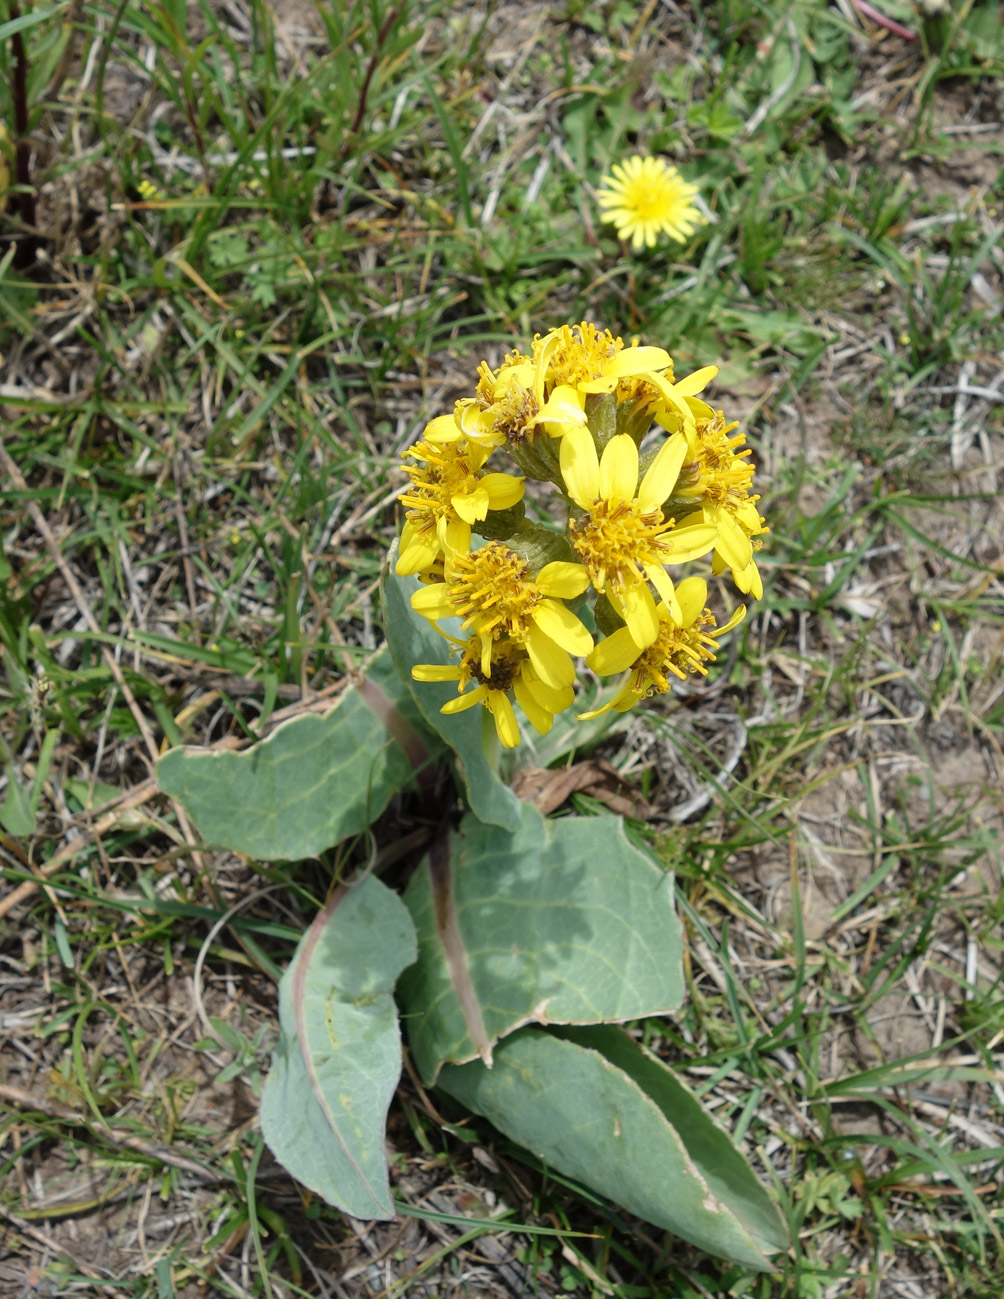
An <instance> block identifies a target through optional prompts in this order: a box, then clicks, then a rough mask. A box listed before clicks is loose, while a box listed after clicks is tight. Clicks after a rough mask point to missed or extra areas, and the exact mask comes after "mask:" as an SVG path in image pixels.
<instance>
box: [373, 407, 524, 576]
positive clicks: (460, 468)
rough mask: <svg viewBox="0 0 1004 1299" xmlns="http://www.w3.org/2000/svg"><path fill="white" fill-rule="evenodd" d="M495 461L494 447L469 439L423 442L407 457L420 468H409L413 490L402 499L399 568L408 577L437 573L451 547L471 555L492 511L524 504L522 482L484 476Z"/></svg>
mask: <svg viewBox="0 0 1004 1299" xmlns="http://www.w3.org/2000/svg"><path fill="white" fill-rule="evenodd" d="M435 422H436V421H433V423H435ZM426 432H428V429H427V430H426ZM489 455H491V448H490V447H484V446H479V445H478V444H477V443H473V442H468V441H467V439H466V438H457V439H456V440H455V441H451V442H440V443H437V442H429V441H427V440H426V439H425V438H421V439H419V441H418V442H416V443H415V444H414V446H411V447H409V448H408V450H407V451H406V452H405V453H404V458H405V461H408V460H413V461H417V463H416V464H407V463H406V464H405V466H404V471H405V473H406V474H407V475H408V477H409V478H410V479H411V486H410V487H409V488H408V489H407V490H406V491H404V492H402V493H401V495H400V496H399V497H398V500H399V501H400V502H401V504H402V505H404V506H406V507H407V509H408V513H407V517H406V519H405V524H404V528H403V529H402V531H401V553H400V556H399V557H398V561H397V564H396V565H395V571H396V572H397V573H398V574H400V575H401V576H402V577H403V576H407V575H408V574H412V573H422V572H425V571H426V570H428V569H430V568H432V567H433V565H434V564H435V562H436V560H437V559H438V558H439V556H440V555H441V554H442V553H443V551H444V550H445V549H446V548H447V547H449V548H450V549H451V550H454V551H457V552H463V551H466V550H470V547H471V527H472V525H473V524H475V523H479V522H480V521H481V520H482V519H484V518H485V517H486V516H487V514H488V511H489V510H506V509H509V508H510V507H511V506H513V505H515V504H516V503H517V502H518V501H520V500H521V499H522V496H523V479H522V478H517V477H515V475H513V474H502V473H493V474H483V473H482V472H481V466H482V465H483V464H484V462H485V461H486V460H487V459H488V457H489Z"/></svg>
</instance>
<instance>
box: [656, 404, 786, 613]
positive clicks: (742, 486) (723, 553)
mask: <svg viewBox="0 0 1004 1299" xmlns="http://www.w3.org/2000/svg"><path fill="white" fill-rule="evenodd" d="M737 427H738V424H737V423H735V422H733V423H732V424H726V422H725V417H724V415H723V414H722V412H721V411H716V412H713V414H712V417H711V418H710V419H706V420H698V421H697V426H696V449H695V455H694V458H693V460H692V461H691V462H690V463H688V464H685V465H684V466H683V469H682V471H681V473H680V477H679V479H678V480H677V484H676V487H675V488H674V491H673V499H672V502H671V506H672V508H673V509H674V510H675V509H680V510H686V509H687V505H688V503H690V504H691V505H692V506H694V507H696V508H694V509H692V510H691V512H689V513H686V514H685V516H684V517H683V518H681V520H680V526H681V527H688V526H690V525H692V524H695V523H710V524H711V525H712V527H713V528H714V529H715V532H716V540H715V556H714V561H713V563H712V568H713V570H714V572H715V573H716V574H717V573H722V572H724V571H725V569H726V568H728V569H730V570H731V572H732V580H733V581H734V582H735V584H736V586H737V587H738V588H739V590H740V591H742V592H743V593H744V594H747V595H752V596H753V597H754V598H755V599H757V600H759V599H760V597H761V596H762V595H763V580H762V578H761V577H760V570H759V569H758V568H757V566H756V561H755V560H754V558H753V552H754V550H756V549H759V548H760V546H761V545H762V543H761V542H760V541H758V540H756V538H757V537H759V536H761V535H763V534H764V533H765V532H767V531H768V528H767V524H766V522H765V520H764V519H763V518H762V517H761V515H760V511H759V510H758V509H757V507H756V502H757V501H758V500H759V499H760V497H759V496H758V495H751V494H750V487H751V486H752V484H753V473H754V468H755V466H754V465H752V464H751V463H750V461H749V460H748V459H747V457H748V456H750V455H751V454H752V452H751V450H750V448H749V447H748V446H746V435H745V434H744V433H737V434H735V436H733V437H730V436H729V434H730V433H731V432H732V430H733V429H734V428H737Z"/></svg>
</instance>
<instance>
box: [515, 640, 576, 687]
mask: <svg viewBox="0 0 1004 1299" xmlns="http://www.w3.org/2000/svg"><path fill="white" fill-rule="evenodd" d="M534 633H535V634H534ZM534 633H531V635H530V636H528V637H527V642H526V652H527V653H528V654H529V656H530V662H531V663H532V664H533V669H534V671H535V672H536V673H537V675H538V676H539V677H540V679H541V681H543V682H544V684H545V685H547V686H550V687H551V688H552V689H553V690H564V689H565V687H566V686H570V685H571V684H572V682H573V681H574V680H575V664H574V663H573V662H572V660H571V658H569V656H568V653H567V652H566V651H565V650H563V649H562V648H561V646H560V645H556V644H555V643H554V641H553V640H551V638H550V636H545V635H544V633H543V632H542V631H541V630H540V629H539V628H537V627H535V628H534Z"/></svg>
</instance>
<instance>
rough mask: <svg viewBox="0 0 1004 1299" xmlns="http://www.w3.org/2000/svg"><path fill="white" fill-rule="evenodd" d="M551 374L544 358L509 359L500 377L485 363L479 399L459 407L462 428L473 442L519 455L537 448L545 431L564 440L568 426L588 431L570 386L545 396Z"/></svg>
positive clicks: (458, 413) (581, 401) (581, 407)
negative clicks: (534, 443) (546, 374)
mask: <svg viewBox="0 0 1004 1299" xmlns="http://www.w3.org/2000/svg"><path fill="white" fill-rule="evenodd" d="M518 355H519V354H518V353H514V354H513V356H518ZM545 371H546V358H545V357H544V356H543V355H538V357H537V359H536V360H535V361H534V360H532V359H530V358H527V359H526V360H520V361H516V360H514V359H513V357H506V363H503V365H502V366H501V367H500V368H499V371H498V374H495V373H494V372H493V371H492V370H491V368H490V367H489V366H488V364H487V363H486V362H482V364H481V367H480V371H479V373H480V375H481V379H480V382H479V383H478V387H477V396H475V397H473V398H468V399H467V400H465V401H460V402H458V403H457V413H456V421H457V424H458V426H459V428H460V429H461V430H462V431H463V433H464V434H465V435H466V436H467V437H468V438H470V439H471V441H474V442H479V443H481V444H482V445H484V446H489V447H500V446H503V445H505V446H507V447H508V449H509V450H510V452H518V451H521V450H522V449H523V448H524V447H526V446H527V445H528V444H530V445H532V444H533V442H534V441H535V440H536V439H537V437H538V435H539V432H540V430H543V431H544V433H546V434H548V435H550V436H551V437H560V436H561V434H562V433H564V432H565V431H566V429H568V428H581V427H584V425H585V423H586V415H585V411H584V410H583V404H584V403H583V399H582V397H581V396H580V395H579V393H577V392H576V390H575V389H574V388H572V387H571V386H569V385H567V384H560V385H557V386H553V387H552V390H551V392H550V395H545V391H544V386H545Z"/></svg>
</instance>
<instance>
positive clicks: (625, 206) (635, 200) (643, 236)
mask: <svg viewBox="0 0 1004 1299" xmlns="http://www.w3.org/2000/svg"><path fill="white" fill-rule="evenodd" d="M697 192H698V191H697V186H696V185H691V184H690V183H689V182H688V181H685V180H684V179H683V177H682V176H681V175H680V173H679V172H678V171H677V170H676V168H675V167H671V166H670V165H669V163H667V162H663V160H662V159H661V158H649V157H640V156H639V157H634V158H628V160H627V161H626V162H623V163H615V164H614V166H613V167H612V168H611V174H610V175H609V176H604V178H603V180H602V182H601V188H600V189H599V190H598V191H597V195H596V197H597V199H598V200H599V204H600V208H601V209H602V211H603V219H604V221H609V222H612V223H613V224H614V225H615V226H616V227H617V233H618V234H619V235H620V237H621V238H622V239H630V240H631V246H632V247H633V248H635V249H638V248H642V247H648V248H651V247H652V246H653V245H654V244H655V241H656V237H657V236H658V235H661V234H667V235H669V237H670V238H671V239H677V240H684V239H689V237H690V236H691V235H692V234H693V232H694V230H695V229H696V228H697V226H699V225H701V224H702V222H703V217H702V216H701V211H700V208H699V207H698V206H697V203H696V202H695V200H696V198H697Z"/></svg>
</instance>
